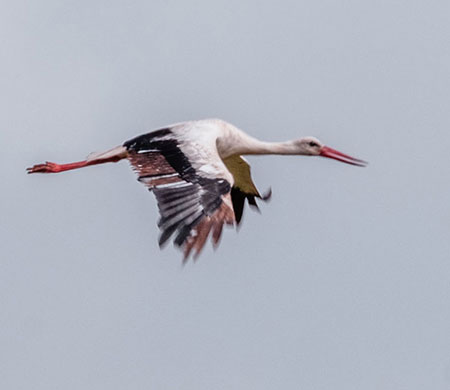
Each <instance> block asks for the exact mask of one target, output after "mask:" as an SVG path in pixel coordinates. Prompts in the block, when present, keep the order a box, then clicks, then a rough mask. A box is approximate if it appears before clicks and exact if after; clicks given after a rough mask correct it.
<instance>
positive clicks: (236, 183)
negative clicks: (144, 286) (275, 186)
mask: <svg viewBox="0 0 450 390" xmlns="http://www.w3.org/2000/svg"><path fill="white" fill-rule="evenodd" d="M263 154H277V155H301V156H321V157H328V158H332V159H335V160H338V161H341V162H344V163H347V164H352V165H356V166H361V167H363V166H365V165H366V164H367V163H366V162H365V161H363V160H359V159H357V158H354V157H351V156H348V155H346V154H344V153H341V152H339V151H337V150H335V149H332V148H330V147H328V146H324V145H323V144H322V143H321V142H320V141H319V140H318V139H316V138H314V137H305V138H300V139H297V140H293V141H287V142H264V141H260V140H258V139H256V138H253V137H251V136H249V135H247V134H246V133H244V132H243V131H242V130H240V129H238V128H237V127H235V126H233V125H232V124H230V123H227V122H225V121H222V120H219V119H205V120H198V121H189V122H182V123H177V124H174V125H170V126H167V127H164V128H161V129H158V130H155V131H152V132H150V133H147V134H143V135H140V136H138V137H135V138H133V139H131V140H129V141H126V142H125V143H124V144H123V145H121V146H117V147H115V148H113V149H111V150H108V151H105V152H102V153H91V154H90V155H89V156H88V157H87V158H86V160H84V161H79V162H74V163H69V164H56V163H52V162H46V163H44V164H38V165H34V166H33V167H31V168H27V171H28V173H57V172H63V171H68V170H71V169H78V168H83V167H87V166H90V165H97V164H104V163H108V162H117V161H120V160H123V159H128V160H129V162H130V163H131V166H132V168H133V169H134V171H136V173H137V174H138V181H140V182H141V183H143V184H144V185H145V186H146V187H147V188H148V189H149V190H150V191H152V192H153V193H154V194H155V196H156V200H157V203H158V208H159V212H160V216H161V218H160V220H159V222H158V227H159V228H160V230H161V234H160V237H159V245H160V246H163V245H164V244H165V243H166V242H167V241H168V240H169V239H170V237H172V236H173V235H175V238H174V244H175V245H176V246H178V247H181V248H182V249H183V252H184V259H183V261H184V262H185V261H186V260H187V259H188V258H189V255H190V254H191V252H193V254H194V259H195V258H197V257H198V255H199V254H200V252H201V250H202V248H203V246H204V245H205V242H206V240H207V238H208V236H209V235H210V233H211V236H212V242H213V245H214V248H216V247H217V245H218V243H219V240H220V237H221V234H222V229H223V226H224V225H234V224H236V225H239V224H240V222H241V218H242V213H243V209H244V204H245V201H247V202H248V203H249V205H250V206H252V207H254V208H258V205H257V203H256V199H257V198H258V199H261V200H263V201H267V200H268V199H269V198H270V196H271V191H270V190H269V191H268V192H267V193H266V194H264V195H261V194H260V193H259V191H258V190H257V188H256V186H255V184H254V183H253V180H252V177H251V173H250V165H249V164H248V162H247V161H246V160H245V159H244V158H243V157H242V156H243V155H263Z"/></svg>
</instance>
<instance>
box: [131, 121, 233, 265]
mask: <svg viewBox="0 0 450 390" xmlns="http://www.w3.org/2000/svg"><path fill="white" fill-rule="evenodd" d="M214 146H215V144H211V145H208V144H195V143H193V142H192V141H187V140H182V139H180V137H177V136H176V135H175V134H174V133H173V131H172V129H170V128H167V129H161V130H157V131H154V132H152V133H149V134H145V135H142V136H139V137H136V138H134V139H132V140H130V141H127V142H125V143H124V147H126V149H127V151H128V159H129V161H130V163H131V165H132V166H133V168H134V170H135V171H136V172H137V173H138V175H139V178H138V180H139V181H140V182H142V183H144V184H145V185H146V186H147V187H148V188H149V190H150V191H153V193H154V194H155V196H156V199H157V201H158V207H159V212H160V215H161V218H160V220H159V222H158V226H159V228H160V229H161V235H160V238H159V245H161V246H162V245H163V244H164V243H166V242H167V240H169V238H170V237H171V236H172V235H174V234H175V238H174V243H175V245H177V246H179V247H182V248H183V249H184V260H187V259H188V257H189V254H190V253H191V251H192V250H194V252H195V255H194V256H195V257H196V256H198V255H199V254H200V251H201V250H202V248H203V246H204V244H205V242H206V240H207V238H208V235H209V234H210V232H212V239H213V243H214V244H215V245H217V244H218V242H219V239H220V236H221V234H222V229H223V225H224V224H228V225H233V224H234V220H235V219H234V213H233V206H232V202H231V195H230V190H231V186H232V183H233V177H232V176H231V174H230V173H229V172H228V171H227V169H226V167H225V165H224V164H223V162H222V160H221V159H220V157H219V155H218V153H217V150H216V149H215V147H214Z"/></svg>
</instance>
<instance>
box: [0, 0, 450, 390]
mask: <svg viewBox="0 0 450 390" xmlns="http://www.w3.org/2000/svg"><path fill="white" fill-rule="evenodd" d="M0 11H1V12H0V32H1V48H2V50H1V61H0V71H1V76H0V88H1V93H0V99H1V107H2V110H1V111H2V114H1V116H0V128H1V131H0V142H1V147H2V153H1V162H2V169H1V178H2V180H1V182H2V191H1V193H0V208H1V210H0V211H1V223H0V244H1V246H0V247H1V249H0V251H1V261H0V300H1V306H0V371H1V372H0V387H1V388H2V389H46V390H47V389H195V390H199V389H261V390H263V389H346V390H348V389H424V388H428V389H450V255H449V253H450V244H449V233H450V206H449V191H450V186H449V174H450V164H449V157H448V150H449V142H450V135H449V127H450V114H449V102H450V92H449V91H450V71H449V69H450V39H449V36H450V28H449V22H450V20H449V19H450V3H449V2H448V1H432V0H431V1H430V0H428V1H419V0H397V1H394V0H391V1H387V0H385V1H361V0H348V1H331V0H328V1H276V2H275V1H273V2H269V1H263V2H261V1H230V0H227V1H190V2H187V1H181V0H178V1H177V0H172V1H161V0H154V1H131V2H120V1H89V2H80V1H60V0H58V1H56V0H55V1H50V0H45V1H9V2H8V1H7V2H2V4H1V10H0ZM208 117H219V118H223V119H226V120H228V121H230V122H232V123H234V124H235V125H237V126H239V127H240V128H242V129H244V130H245V131H247V132H249V133H250V134H252V135H254V136H257V137H259V138H262V139H267V140H284V139H292V138H298V137H301V136H305V135H314V136H317V137H319V138H320V139H321V140H322V141H323V142H324V143H326V144H327V145H330V146H332V147H335V148H337V149H340V150H342V151H343V152H346V153H349V154H352V155H354V156H356V157H359V158H363V159H366V160H368V161H369V162H370V165H369V167H368V168H365V169H361V168H356V167H351V166H348V165H345V164H340V163H338V162H335V161H332V160H325V159H320V158H305V157H272V156H268V157H255V158H251V159H250V160H251V162H252V166H253V173H254V179H255V181H256V182H257V184H258V186H259V187H260V189H261V190H264V189H266V188H267V187H269V186H272V188H273V193H274V195H273V198H272V201H271V203H269V204H266V205H263V206H262V215H258V214H255V213H251V212H247V213H246V215H245V220H244V224H243V226H242V228H241V229H240V231H239V233H238V234H236V233H235V232H233V231H231V230H230V231H226V232H225V234H224V237H223V239H222V243H221V247H220V249H219V250H218V251H217V252H216V253H214V252H213V250H212V249H211V248H210V247H209V246H208V248H207V249H206V250H205V252H204V253H203V256H202V257H201V258H200V260H199V261H198V262H197V263H195V264H194V263H189V264H188V265H187V266H186V267H184V268H183V267H182V266H181V255H180V253H179V252H178V251H176V250H175V249H173V248H172V247H169V248H166V249H165V250H164V251H160V250H159V248H158V246H157V236H158V231H157V227H156V219H157V208H156V203H155V201H154V199H153V196H152V195H151V194H149V193H148V192H147V191H146V190H145V188H144V187H143V186H141V185H139V183H137V182H136V180H135V177H134V174H133V173H132V172H131V170H130V169H129V167H128V164H127V163H126V162H121V163H119V164H116V165H114V164H110V165H105V166H98V167H92V168H87V169H84V170H79V171H73V172H67V173H65V174H61V175H49V176H43V175H40V176H39V175H35V176H27V175H26V174H25V168H26V167H27V166H31V165H32V164H34V163H39V162H42V161H45V160H50V161H56V162H69V161H77V160H80V159H83V158H84V157H85V156H86V155H87V154H88V153H89V152H92V151H96V150H103V149H107V148H110V147H113V146H116V145H118V144H121V143H122V142H123V141H125V140H127V139H129V138H132V137H134V136H136V135H138V134H141V133H144V132H147V131H150V130H151V129H153V128H157V127H159V126H164V125H166V124H169V123H173V122H177V121H182V120H189V119H200V118H208Z"/></svg>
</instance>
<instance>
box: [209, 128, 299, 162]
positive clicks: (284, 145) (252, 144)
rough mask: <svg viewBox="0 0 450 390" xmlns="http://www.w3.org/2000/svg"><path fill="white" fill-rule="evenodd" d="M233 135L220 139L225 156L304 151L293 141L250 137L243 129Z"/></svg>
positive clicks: (284, 153)
mask: <svg viewBox="0 0 450 390" xmlns="http://www.w3.org/2000/svg"><path fill="white" fill-rule="evenodd" d="M233 133H234V134H232V136H231V137H226V138H225V139H223V138H222V139H219V140H218V143H217V146H218V149H219V152H220V154H221V156H222V157H223V158H226V157H229V156H232V155H236V154H237V155H250V154H252V155H257V154H282V155H300V154H306V153H303V152H302V151H301V150H300V149H299V147H298V145H297V144H295V143H294V142H293V141H286V142H265V141H260V140H258V139H256V138H253V137H250V136H249V135H247V134H245V133H244V132H242V131H239V132H233Z"/></svg>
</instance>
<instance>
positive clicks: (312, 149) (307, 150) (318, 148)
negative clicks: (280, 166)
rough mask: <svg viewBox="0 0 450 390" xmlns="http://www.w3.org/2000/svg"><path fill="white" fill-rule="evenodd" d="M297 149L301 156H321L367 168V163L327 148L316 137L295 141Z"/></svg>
mask: <svg viewBox="0 0 450 390" xmlns="http://www.w3.org/2000/svg"><path fill="white" fill-rule="evenodd" d="M294 144H295V146H296V148H298V151H299V154H301V155H305V156H321V157H327V158H332V159H334V160H338V161H341V162H344V163H347V164H351V165H357V166H359V167H365V166H366V165H367V162H366V161H364V160H360V159H357V158H354V157H351V156H349V155H347V154H344V153H342V152H339V151H338V150H335V149H332V148H330V147H329V146H325V145H323V144H322V142H320V141H319V140H318V139H317V138H315V137H304V138H300V139H299V140H296V141H294Z"/></svg>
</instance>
